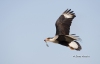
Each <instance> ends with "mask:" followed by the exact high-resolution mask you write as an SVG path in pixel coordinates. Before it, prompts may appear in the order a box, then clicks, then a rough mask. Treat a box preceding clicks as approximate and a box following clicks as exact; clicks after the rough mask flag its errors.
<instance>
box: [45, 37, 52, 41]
mask: <svg viewBox="0 0 100 64" xmlns="http://www.w3.org/2000/svg"><path fill="white" fill-rule="evenodd" d="M51 39H52V38H51V37H48V38H46V39H44V41H45V42H50V40H51Z"/></svg>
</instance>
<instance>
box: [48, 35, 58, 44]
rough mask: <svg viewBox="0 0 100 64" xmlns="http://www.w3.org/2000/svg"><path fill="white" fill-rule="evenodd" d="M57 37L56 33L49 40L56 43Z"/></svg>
mask: <svg viewBox="0 0 100 64" xmlns="http://www.w3.org/2000/svg"><path fill="white" fill-rule="evenodd" d="M57 38H58V35H56V36H55V37H54V38H52V39H49V41H50V42H54V43H57V42H58V41H57V40H56V39H57Z"/></svg>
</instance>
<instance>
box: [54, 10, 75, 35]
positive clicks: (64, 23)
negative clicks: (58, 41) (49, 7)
mask: <svg viewBox="0 0 100 64" xmlns="http://www.w3.org/2000/svg"><path fill="white" fill-rule="evenodd" d="M74 17H76V15H75V14H74V13H73V11H71V9H69V10H68V9H67V10H66V11H64V12H63V14H62V15H61V16H60V17H59V18H58V19H57V21H56V24H55V26H56V35H69V32H70V26H71V23H72V20H73V19H74Z"/></svg>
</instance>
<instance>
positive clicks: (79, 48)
mask: <svg viewBox="0 0 100 64" xmlns="http://www.w3.org/2000/svg"><path fill="white" fill-rule="evenodd" d="M75 42H76V43H77V44H78V48H77V49H75V50H77V51H80V50H82V47H81V45H80V44H79V43H78V42H77V41H75Z"/></svg>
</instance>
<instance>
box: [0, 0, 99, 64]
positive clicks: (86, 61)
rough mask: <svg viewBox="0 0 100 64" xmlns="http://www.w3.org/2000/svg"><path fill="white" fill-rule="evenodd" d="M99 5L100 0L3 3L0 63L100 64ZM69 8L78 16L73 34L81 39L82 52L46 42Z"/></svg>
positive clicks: (3, 0)
mask: <svg viewBox="0 0 100 64" xmlns="http://www.w3.org/2000/svg"><path fill="white" fill-rule="evenodd" d="M99 6H100V1H99V0H59V1H58V0H48V1H47V0H41V1H40V0H0V64H100V60H99V59H100V50H99V49H100V46H99V45H100V43H99V39H100V29H99V27H100V22H99V21H100V13H99V12H100V7H99ZM67 8H68V9H72V11H74V12H75V14H76V18H74V20H73V23H72V25H71V30H70V33H71V34H76V35H77V36H80V38H81V39H82V42H80V44H81V46H82V50H81V51H75V50H70V49H69V48H68V47H65V46H62V45H59V44H54V43H51V42H48V45H49V47H47V46H46V44H45V42H44V39H45V38H47V37H53V36H55V32H56V28H55V22H56V20H57V19H58V17H59V16H60V15H61V14H62V12H64V11H65V10H66V9H67ZM78 56H81V57H78ZM82 56H88V57H82Z"/></svg>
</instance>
